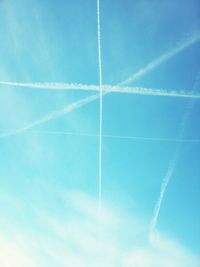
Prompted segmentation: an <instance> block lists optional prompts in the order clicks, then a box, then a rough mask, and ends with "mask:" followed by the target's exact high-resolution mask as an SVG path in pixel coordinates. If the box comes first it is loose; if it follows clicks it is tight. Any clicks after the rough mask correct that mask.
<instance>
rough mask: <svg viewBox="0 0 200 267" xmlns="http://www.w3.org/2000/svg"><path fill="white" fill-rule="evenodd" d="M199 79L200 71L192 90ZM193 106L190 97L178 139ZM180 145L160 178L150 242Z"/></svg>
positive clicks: (196, 85)
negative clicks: (160, 182) (161, 178)
mask: <svg viewBox="0 0 200 267" xmlns="http://www.w3.org/2000/svg"><path fill="white" fill-rule="evenodd" d="M199 80H200V73H199V74H198V76H197V79H196V81H195V84H194V87H193V88H194V89H193V91H194V92H195V91H196V90H197V88H198V86H199V84H200V82H199ZM193 106H194V100H193V99H190V101H189V103H188V105H187V108H186V111H185V114H184V116H183V119H182V122H181V127H180V132H179V139H180V140H181V139H183V136H184V132H185V128H186V124H187V121H188V118H189V116H190V114H191V111H192V108H193ZM183 140H184V139H183ZM181 147H182V143H181V142H180V143H178V144H177V146H176V148H175V152H174V155H173V157H172V159H171V161H170V163H169V166H168V169H167V172H166V174H165V176H164V178H163V180H162V184H161V190H160V193H159V196H158V200H157V202H156V205H155V207H154V211H153V216H152V219H151V223H150V231H149V240H150V242H153V241H154V237H155V230H156V226H157V221H158V217H159V213H160V209H161V205H162V202H163V198H164V195H165V193H166V190H167V187H168V185H169V182H170V180H171V177H172V175H173V173H174V170H175V167H176V164H177V161H178V158H179V154H180V150H181Z"/></svg>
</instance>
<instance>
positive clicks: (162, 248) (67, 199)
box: [0, 192, 200, 267]
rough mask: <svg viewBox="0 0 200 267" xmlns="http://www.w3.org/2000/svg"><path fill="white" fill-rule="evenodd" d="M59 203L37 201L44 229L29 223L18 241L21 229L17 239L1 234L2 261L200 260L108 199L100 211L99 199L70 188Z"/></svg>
mask: <svg viewBox="0 0 200 267" xmlns="http://www.w3.org/2000/svg"><path fill="white" fill-rule="evenodd" d="M56 197H57V196H56ZM61 206H62V208H61V209H60V207H61ZM60 207H59V209H60V210H61V211H62V212H58V213H56V212H54V211H53V210H50V209H49V210H42V209H40V208H39V207H35V208H34V211H33V212H34V213H35V215H37V216H36V217H37V221H38V225H39V228H38V229H40V230H38V229H36V228H34V229H33V231H32V233H30V232H28V231H27V230H25V229H24V231H23V233H19V234H18V235H19V236H20V239H19V238H18V239H17V241H18V240H20V242H16V238H14V237H15V236H16V235H14V237H13V240H12V238H10V239H8V238H7V239H6V238H4V239H2V238H1V239H0V249H1V251H3V253H1V256H0V263H1V265H0V266H1V267H19V266H20V267H25V266H26V267H34V266H37V267H46V266H48V267H51V266H52V267H53V266H56V267H61V266H62V267H102V266H103V267H188V266H190V267H199V266H200V259H199V258H198V256H196V255H194V254H193V253H192V252H190V251H188V250H187V249H185V248H184V247H183V246H182V245H181V244H179V243H178V242H177V241H176V240H172V239H171V238H169V237H166V236H164V235H163V234H159V233H157V235H156V236H154V240H153V243H152V244H150V243H149V242H148V236H147V237H144V233H148V229H147V223H146V222H144V223H143V222H142V221H141V220H139V219H138V218H137V217H135V216H132V217H130V216H126V215H125V212H123V211H122V212H121V213H120V212H119V211H118V212H116V211H115V210H114V209H113V208H111V207H108V206H105V203H104V209H103V210H102V214H101V215H99V214H98V201H97V200H96V199H94V198H91V197H89V196H88V195H86V194H84V193H79V192H66V193H65V194H64V195H62V196H61V198H60ZM122 214H123V215H122ZM132 222H133V223H132ZM13 229H14V226H13ZM1 231H2V230H1ZM14 231H15V232H16V229H14V230H13V232H14ZM11 233H12V231H11ZM140 233H141V234H140ZM138 235H140V240H139V238H138ZM147 235H148V234H147ZM10 236H11V235H10ZM19 244H20V245H19ZM30 252H31V253H30ZM36 262H37V265H36Z"/></svg>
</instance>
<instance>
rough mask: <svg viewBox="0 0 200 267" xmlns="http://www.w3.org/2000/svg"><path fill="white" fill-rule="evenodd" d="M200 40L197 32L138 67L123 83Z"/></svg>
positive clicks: (135, 78) (199, 34)
mask: <svg viewBox="0 0 200 267" xmlns="http://www.w3.org/2000/svg"><path fill="white" fill-rule="evenodd" d="M199 40H200V33H197V34H196V35H194V36H192V37H191V38H189V39H188V40H186V41H184V42H182V43H181V44H180V45H179V46H178V47H176V48H174V49H172V50H171V51H169V52H167V53H165V54H164V55H162V56H160V57H159V58H158V59H156V60H154V61H152V62H150V63H149V64H148V65H146V67H144V68H142V69H140V70H139V71H137V72H136V73H135V74H133V75H132V76H130V77H129V78H128V79H126V80H125V81H124V82H123V84H130V83H132V82H134V81H135V80H137V79H139V78H141V77H143V76H144V75H146V74H148V73H149V72H150V71H152V70H153V69H154V68H155V67H158V66H159V65H161V64H162V63H164V62H166V61H167V60H169V59H170V58H172V57H174V56H175V55H177V54H179V53H180V52H182V51H183V50H185V49H186V48H188V47H190V46H191V45H193V44H195V43H197V42H199Z"/></svg>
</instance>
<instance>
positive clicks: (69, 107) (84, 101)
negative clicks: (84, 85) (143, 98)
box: [0, 94, 99, 138]
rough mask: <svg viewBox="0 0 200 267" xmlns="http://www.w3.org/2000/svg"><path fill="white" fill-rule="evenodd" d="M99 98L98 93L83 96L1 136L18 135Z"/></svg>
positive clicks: (0, 135)
mask: <svg viewBox="0 0 200 267" xmlns="http://www.w3.org/2000/svg"><path fill="white" fill-rule="evenodd" d="M98 98H99V94H96V95H92V96H89V97H86V98H83V99H81V100H78V101H76V102H73V103H72V104H69V105H67V106H65V107H64V108H63V109H60V110H57V111H54V112H51V113H49V114H48V115H46V116H44V117H42V118H41V119H39V120H36V121H35V122H32V123H31V124H28V125H27V126H24V127H22V128H20V129H17V130H13V131H11V132H6V133H3V134H0V138H3V137H7V136H12V135H16V134H19V133H22V132H24V131H26V130H29V129H31V128H33V127H35V126H38V125H41V124H43V123H45V122H48V121H50V120H54V119H56V118H58V117H60V116H62V115H64V114H66V113H69V112H71V111H73V110H75V109H77V108H80V107H82V106H84V105H86V104H88V103H90V102H92V101H94V100H96V99H98Z"/></svg>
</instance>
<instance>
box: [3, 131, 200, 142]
mask: <svg viewBox="0 0 200 267" xmlns="http://www.w3.org/2000/svg"><path fill="white" fill-rule="evenodd" d="M4 132H7V133H8V132H12V130H6V131H4ZM27 133H33V134H47V135H72V136H85V137H96V138H99V134H92V133H81V132H68V131H55V130H32V131H31V130H30V129H27ZM102 137H103V138H107V139H125V140H128V139H130V140H131V139H132V140H141V141H152V142H173V143H200V139H178V138H162V137H144V136H132V135H112V134H102Z"/></svg>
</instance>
